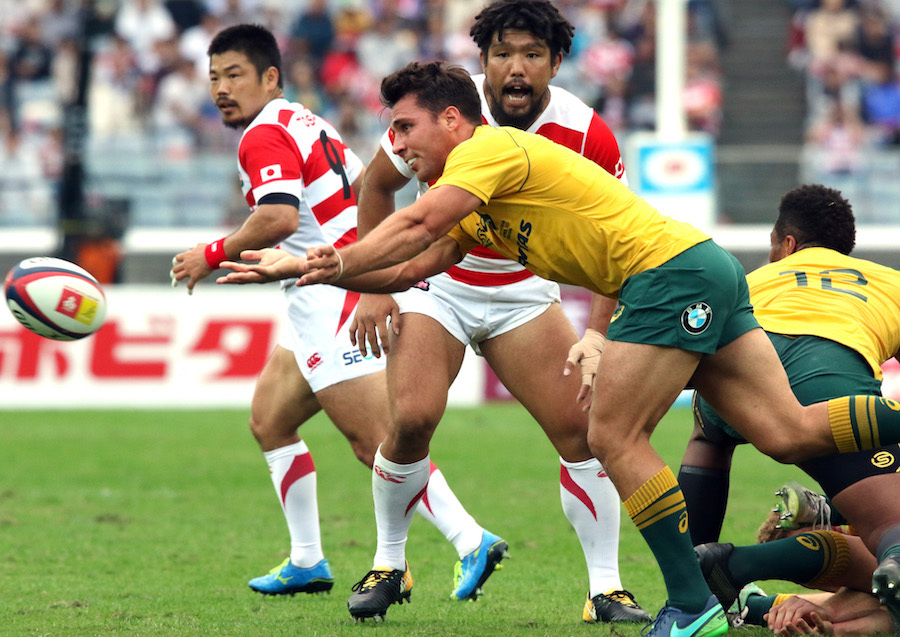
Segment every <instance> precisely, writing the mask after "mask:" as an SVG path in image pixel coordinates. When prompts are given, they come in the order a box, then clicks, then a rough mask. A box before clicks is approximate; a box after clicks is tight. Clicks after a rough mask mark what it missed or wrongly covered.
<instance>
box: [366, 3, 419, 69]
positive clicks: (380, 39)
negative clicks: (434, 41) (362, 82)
mask: <svg viewBox="0 0 900 637" xmlns="http://www.w3.org/2000/svg"><path fill="white" fill-rule="evenodd" d="M356 51H357V53H358V55H359V59H360V62H361V63H362V66H363V69H364V70H365V71H366V72H367V73H368V74H369V76H370V77H371V78H372V79H373V80H374V81H375V82H377V83H379V84H380V83H381V80H382V78H384V77H386V76H388V75H390V74H391V73H393V72H394V71H397V70H399V69H402V68H403V67H404V66H406V65H407V64H408V63H409V62H410V61H412V60H414V59H416V53H418V40H417V38H416V34H415V33H413V32H412V31H411V30H410V29H408V28H406V27H404V26H403V25H402V22H401V20H400V18H399V16H397V15H396V14H394V13H391V12H385V13H384V14H382V15H381V16H379V17H377V18H375V24H374V25H373V27H372V28H371V29H368V30H366V31H365V32H364V33H362V34H361V35H360V36H359V40H357V43H356Z"/></svg>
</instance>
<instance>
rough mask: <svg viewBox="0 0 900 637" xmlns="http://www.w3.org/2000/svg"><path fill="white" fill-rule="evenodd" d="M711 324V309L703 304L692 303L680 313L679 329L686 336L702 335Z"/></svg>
mask: <svg viewBox="0 0 900 637" xmlns="http://www.w3.org/2000/svg"><path fill="white" fill-rule="evenodd" d="M711 322H712V308H711V307H710V306H708V305H707V304H706V303H704V302H702V301H701V302H700V303H693V304H691V305H688V306H687V307H686V308H684V312H682V313H681V327H683V328H684V330H685V331H686V332H687V333H688V334H702V333H703V332H705V331H706V328H707V327H709V324H710V323H711Z"/></svg>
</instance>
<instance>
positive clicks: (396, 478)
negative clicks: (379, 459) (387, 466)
mask: <svg viewBox="0 0 900 637" xmlns="http://www.w3.org/2000/svg"><path fill="white" fill-rule="evenodd" d="M375 475H376V476H378V477H379V478H381V479H382V480H387V481H388V482H393V483H394V484H403V483H404V482H405V481H406V478H401V477H400V476H395V475H394V474H392V473H388V472H387V471H384V470H383V469H382V468H381V467H375Z"/></svg>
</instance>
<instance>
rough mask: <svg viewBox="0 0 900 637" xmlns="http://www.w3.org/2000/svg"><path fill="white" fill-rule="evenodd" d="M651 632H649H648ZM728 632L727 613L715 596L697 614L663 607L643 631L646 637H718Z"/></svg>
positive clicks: (671, 607)
mask: <svg viewBox="0 0 900 637" xmlns="http://www.w3.org/2000/svg"><path fill="white" fill-rule="evenodd" d="M648 630H649V632H648ZM727 632H728V620H727V619H726V618H725V611H724V610H722V605H721V604H720V603H719V600H717V599H716V596H715V595H710V596H709V599H708V600H706V606H705V607H704V609H703V610H702V611H700V612H699V613H696V614H692V613H685V612H684V611H681V610H679V609H677V608H675V607H674V606H663V608H662V610H661V611H659V613H658V614H657V615H656V619H655V620H653V623H652V624H648V625H647V626H645V627H644V630H642V631H641V635H644V637H718V636H719V635H724V634H725V633H727Z"/></svg>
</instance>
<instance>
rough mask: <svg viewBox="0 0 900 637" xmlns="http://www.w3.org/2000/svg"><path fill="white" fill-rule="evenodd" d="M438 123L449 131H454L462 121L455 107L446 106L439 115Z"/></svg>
mask: <svg viewBox="0 0 900 637" xmlns="http://www.w3.org/2000/svg"><path fill="white" fill-rule="evenodd" d="M440 121H441V122H442V123H443V124H444V126H446V127H447V128H448V129H449V130H456V128H457V126H459V123H460V121H462V114H461V113H460V112H459V109H458V108H456V107H455V106H448V107H447V108H445V109H444V111H443V112H442V113H441V116H440Z"/></svg>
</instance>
